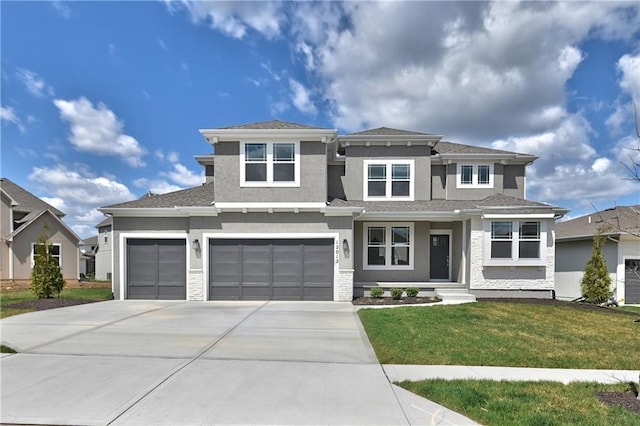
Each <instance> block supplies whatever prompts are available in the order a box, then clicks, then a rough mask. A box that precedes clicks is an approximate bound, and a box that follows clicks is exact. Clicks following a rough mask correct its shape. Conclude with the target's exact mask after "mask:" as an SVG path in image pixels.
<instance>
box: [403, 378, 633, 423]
mask: <svg viewBox="0 0 640 426" xmlns="http://www.w3.org/2000/svg"><path fill="white" fill-rule="evenodd" d="M400 386H402V387H403V388H405V389H407V390H409V391H411V392H413V393H416V394H418V395H420V396H423V397H425V398H427V399H430V400H432V401H435V402H437V403H439V404H441V405H444V406H446V407H447V408H450V409H452V410H454V411H457V412H458V413H460V414H463V415H465V416H467V417H469V418H470V419H473V420H475V421H477V422H479V423H482V424H484V425H488V426H491V425H500V426H502V425H580V426H583V425H594V426H595V425H619V426H623V425H640V414H637V413H633V412H631V411H629V410H628V409H625V408H620V407H610V406H608V405H605V404H604V403H602V402H601V401H600V400H599V399H598V398H597V397H596V392H603V391H604V392H616V393H617V394H618V395H624V396H627V397H630V398H631V397H632V394H630V393H627V392H628V391H629V389H630V386H629V385H628V384H624V383H621V384H616V385H601V384H594V383H571V384H569V385H564V384H562V383H552V382H496V381H488V380H452V381H445V380H425V381H421V382H402V383H400Z"/></svg>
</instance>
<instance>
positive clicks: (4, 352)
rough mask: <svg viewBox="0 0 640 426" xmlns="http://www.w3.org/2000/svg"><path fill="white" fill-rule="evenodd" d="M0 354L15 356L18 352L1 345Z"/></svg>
mask: <svg viewBox="0 0 640 426" xmlns="http://www.w3.org/2000/svg"><path fill="white" fill-rule="evenodd" d="M0 353H1V354H15V353H16V351H15V350H14V349H12V348H10V347H9V346H6V345H0Z"/></svg>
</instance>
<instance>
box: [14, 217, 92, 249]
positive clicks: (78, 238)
mask: <svg viewBox="0 0 640 426" xmlns="http://www.w3.org/2000/svg"><path fill="white" fill-rule="evenodd" d="M44 214H49V215H51V217H53V218H54V219H55V220H56V221H58V222H59V223H60V225H62V227H63V228H64V229H66V230H67V231H68V232H69V233H70V234H71V235H72V236H73V238H75V239H76V241H78V242H79V241H80V237H79V236H78V235H77V234H76V233H75V232H73V230H72V229H71V228H69V227H68V226H67V224H66V223H64V222H63V221H62V219H61V218H60V217H59V216H58V215H56V214H54V213H53V212H52V211H51V210H49V209H45V210H40V211H39V212H32V213H30V214H29V215H28V216H30V219H29V221H27V222H25V223H24V224H23V225H22V226H20V227H19V228H18V229H16V230H14V231H13V232H12V233H10V234H9V235H8V236H7V238H6V239H7V240H8V241H12V240H13V239H14V238H15V236H16V235H18V234H19V233H21V232H22V231H24V230H25V229H27V228H28V227H29V226H30V225H31V224H32V223H33V222H35V221H36V220H38V218H40V217H41V216H42V215H44Z"/></svg>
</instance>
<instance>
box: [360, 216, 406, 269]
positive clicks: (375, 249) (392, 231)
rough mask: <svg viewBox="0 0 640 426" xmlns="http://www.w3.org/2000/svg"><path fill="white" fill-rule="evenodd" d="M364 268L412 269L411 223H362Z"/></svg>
mask: <svg viewBox="0 0 640 426" xmlns="http://www.w3.org/2000/svg"><path fill="white" fill-rule="evenodd" d="M363 246H364V249H365V250H364V254H363V259H364V265H363V266H364V269H413V224H406V223H368V224H365V225H364V244H363Z"/></svg>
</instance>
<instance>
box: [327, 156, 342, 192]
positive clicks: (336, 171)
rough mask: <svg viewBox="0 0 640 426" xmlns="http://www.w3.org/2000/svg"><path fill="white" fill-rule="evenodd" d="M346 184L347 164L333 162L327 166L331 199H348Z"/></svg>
mask: <svg viewBox="0 0 640 426" xmlns="http://www.w3.org/2000/svg"><path fill="white" fill-rule="evenodd" d="M344 185H345V166H344V164H335V165H334V164H332V165H329V166H328V167H327V187H328V190H327V193H328V195H329V199H331V198H340V199H342V200H344V199H346V195H345V193H344Z"/></svg>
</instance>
